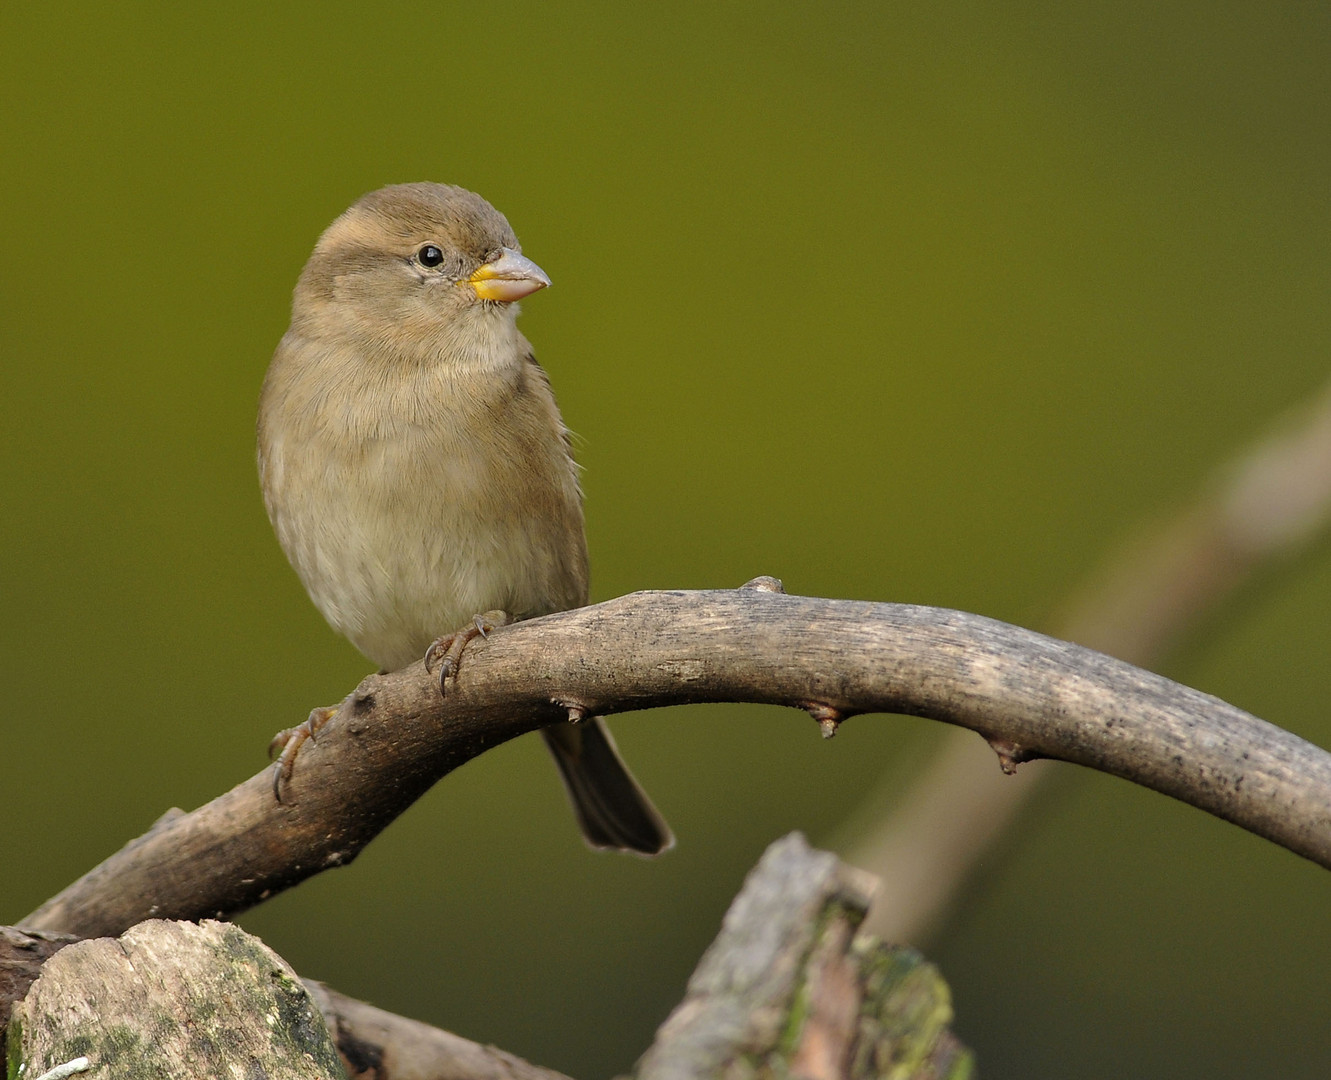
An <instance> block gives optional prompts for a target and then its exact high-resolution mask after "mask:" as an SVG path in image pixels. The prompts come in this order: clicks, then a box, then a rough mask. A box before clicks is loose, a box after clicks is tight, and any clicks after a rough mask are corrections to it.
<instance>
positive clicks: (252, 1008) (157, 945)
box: [8, 920, 343, 1080]
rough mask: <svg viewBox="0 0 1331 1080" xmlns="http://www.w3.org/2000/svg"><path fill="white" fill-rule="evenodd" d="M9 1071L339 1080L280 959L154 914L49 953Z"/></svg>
mask: <svg viewBox="0 0 1331 1080" xmlns="http://www.w3.org/2000/svg"><path fill="white" fill-rule="evenodd" d="M8 1057H9V1072H8V1075H10V1076H17V1075H19V1069H20V1068H23V1069H24V1072H25V1075H28V1076H34V1077H35V1076H38V1075H40V1074H41V1073H43V1072H45V1071H46V1070H48V1069H51V1068H53V1067H55V1066H57V1065H61V1064H64V1063H65V1062H68V1061H70V1060H71V1059H73V1058H77V1057H87V1058H88V1059H90V1061H91V1063H92V1067H93V1070H94V1075H100V1076H115V1077H119V1078H122V1080H133V1078H135V1077H162V1076H170V1077H172V1078H174V1080H192V1078H194V1077H198V1078H200V1080H202V1078H205V1077H206V1078H208V1080H215V1078H217V1077H227V1076H235V1077H265V1078H267V1080H340V1078H341V1077H342V1076H343V1071H342V1065H341V1063H340V1062H339V1060H338V1057H337V1053H336V1051H335V1050H334V1049H333V1043H332V1040H331V1039H330V1038H329V1035H328V1029H327V1028H326V1027H325V1026H324V1023H323V1018H322V1016H321V1015H320V1014H319V1010H318V1009H317V1008H316V1007H315V1005H314V1003H313V1001H312V1000H311V999H310V995H309V993H308V992H307V991H306V990H305V988H304V987H303V986H302V985H301V983H300V980H299V979H298V978H296V974H295V972H293V971H292V970H291V969H290V968H289V967H287V965H286V964H285V963H284V962H283V961H282V960H281V958H279V957H278V956H277V954H276V953H274V952H272V951H271V950H270V949H268V948H266V947H265V946H264V945H263V944H262V943H261V942H260V941H259V940H258V939H257V938H253V937H251V936H250V935H248V934H246V933H245V932H244V931H242V930H241V929H239V928H238V927H235V926H231V925H230V924H228V923H217V922H207V923H203V924H202V925H199V926H195V925H193V924H190V923H177V922H166V921H163V920H153V921H151V922H146V923H143V924H141V925H139V926H136V927H134V928H133V929H131V930H130V931H129V932H128V933H126V934H125V935H124V936H123V937H121V938H120V939H119V940H112V939H109V938H101V939H98V940H96V941H81V942H78V943H76V944H73V945H68V946H66V947H65V948H63V949H61V950H60V951H59V952H58V953H57V954H56V955H55V956H53V957H51V958H50V959H49V960H48V961H47V962H46V964H45V966H44V967H43V968H42V972H41V975H40V976H39V977H38V978H37V981H36V982H35V983H33V985H32V987H31V988H30V989H29V991H28V994H27V996H26V997H25V998H24V999H23V1001H22V1002H21V1003H19V1004H18V1005H16V1006H15V1007H14V1011H13V1014H12V1015H11V1017H10V1021H9V1038H8Z"/></svg>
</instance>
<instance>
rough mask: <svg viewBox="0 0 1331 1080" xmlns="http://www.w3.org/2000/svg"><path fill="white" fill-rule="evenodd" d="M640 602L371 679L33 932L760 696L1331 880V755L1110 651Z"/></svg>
mask: <svg viewBox="0 0 1331 1080" xmlns="http://www.w3.org/2000/svg"><path fill="white" fill-rule="evenodd" d="M751 585H752V586H753V587H748V588H743V589H738V590H733V591H731V590H725V591H709V592H642V593H633V594H631V595H629V596H624V597H620V598H618V599H616V600H610V601H607V602H606V603H603V604H597V605H594V606H592V607H587V608H581V609H578V610H576V611H566V612H561V613H559V614H557V615H549V616H545V617H544V618H540V619H532V620H530V621H528V622H524V623H519V624H516V625H514V626H509V627H504V628H502V629H500V630H497V631H496V632H494V633H493V634H491V635H490V638H489V639H488V640H478V641H476V642H474V643H473V644H472V645H471V646H470V647H469V648H468V652H467V656H466V662H465V663H464V664H463V667H462V671H461V674H460V676H459V677H458V679H457V683H456V685H455V686H450V690H449V694H448V697H447V698H446V699H441V698H440V695H439V690H438V685H437V683H436V682H435V680H434V679H433V678H432V677H431V676H429V675H427V674H426V673H425V671H424V670H423V667H422V665H421V664H419V663H417V664H413V665H412V666H411V667H409V668H406V669H404V670H403V671H400V672H396V673H394V674H391V675H373V676H370V677H369V678H367V679H365V680H364V681H363V682H362V683H361V685H360V686H359V687H358V688H357V689H356V691H355V692H354V693H353V694H352V695H351V696H350V697H348V698H347V700H346V701H344V702H343V704H342V707H341V708H340V709H339V711H338V713H337V716H336V717H335V718H334V720H333V721H331V722H330V723H329V724H328V726H327V727H326V728H324V729H323V731H321V732H320V735H319V740H318V743H317V744H316V745H311V746H307V747H306V748H305V749H303V750H302V752H301V756H300V760H299V764H298V766H297V768H296V771H295V775H294V776H293V778H292V781H291V784H290V787H289V788H284V801H283V802H282V803H280V804H279V803H276V802H274V800H273V796H272V786H271V778H270V775H269V774H268V773H267V772H266V771H265V772H264V773H260V774H259V775H257V776H255V777H252V778H251V779H250V780H247V781H245V782H244V783H242V784H240V785H239V786H237V787H236V788H233V789H232V790H231V791H229V792H227V793H226V794H225V795H222V796H220V797H219V798H217V799H214V800H213V801H212V802H210V803H208V804H207V805H206V806H203V807H201V808H199V809H198V810H196V811H194V812H192V813H190V814H178V815H176V816H174V817H170V818H165V819H163V820H162V821H161V822H159V823H158V824H157V825H156V826H154V828H153V829H152V830H151V831H150V832H148V833H147V834H145V835H144V836H142V837H140V838H139V839H137V840H135V841H133V842H132V843H130V844H129V845H127V846H126V847H125V848H124V849H122V850H121V851H120V852H118V853H117V854H115V855H113V856H112V857H111V858H110V859H108V860H107V861H106V862H104V863H102V864H101V865H100V866H98V867H96V868H95V869H93V870H92V871H91V872H89V873H88V874H87V875H85V876H84V877H83V878H82V879H80V880H79V881H77V882H75V883H74V884H73V885H71V886H70V887H69V888H67V889H66V890H65V891H64V892H62V893H61V894H60V895H59V896H57V897H55V898H54V899H52V900H50V901H48V902H47V903H46V904H44V905H43V906H42V907H41V908H39V909H38V910H37V911H36V912H34V913H33V914H32V915H30V916H29V917H28V918H27V919H26V920H25V921H24V922H25V925H26V926H29V927H33V928H37V929H46V930H63V931H67V932H70V933H79V934H84V935H87V936H97V935H108V934H117V933H120V932H122V931H123V930H124V929H125V928H126V927H128V926H131V925H133V924H134V923H136V922H138V921H139V920H141V919H144V918H150V917H158V918H186V919H193V918H201V917H205V916H222V915H227V914H232V913H235V912H237V911H241V910H243V909H245V908H247V907H250V906H252V905H254V904H256V903H259V902H260V901H262V900H264V899H266V898H267V897H269V896H271V895H272V894H274V893H276V892H278V891H279V890H281V889H284V888H288V887H290V886H292V885H294V884H296V883H297V882H299V881H301V880H303V879H304V878H306V877H309V876H311V875H313V874H316V873H318V872H319V871H321V870H324V869H327V868H329V867H332V866H340V865H343V864H345V863H347V862H350V861H351V860H352V859H353V858H354V857H355V856H356V855H357V854H358V853H359V851H360V850H361V848H363V847H364V846H365V844H367V843H368V842H369V841H370V840H371V839H373V837H374V836H376V835H377V834H378V833H379V831H380V830H381V829H383V828H384V827H385V826H386V825H387V824H388V823H389V822H390V821H391V820H392V819H393V818H394V817H396V816H397V815H398V814H399V813H401V812H402V811H403V810H404V809H405V808H406V807H407V806H408V805H410V803H411V802H413V801H414V800H415V799H416V798H418V797H419V796H420V795H421V794H423V793H424V792H425V790H426V789H428V788H429V787H430V786H431V785H432V784H433V783H434V782H435V781H436V780H438V779H439V778H440V777H441V776H443V775H444V774H446V773H447V772H449V771H450V770H452V769H454V768H456V767H457V766H458V765H460V764H462V763H463V762H465V761H467V760H469V759H470V758H472V757H475V756H476V755H478V754H480V753H482V752H483V751H485V750H487V749H489V748H490V747H492V746H494V745H496V744H498V743H501V742H503V741H505V740H507V739H511V738H513V737H515V736H517V735H520V734H522V733H524V732H526V731H531V730H533V729H535V728H538V727H543V726H546V725H549V724H552V723H558V722H561V720H563V719H564V718H565V716H566V715H606V714H610V713H617V712H625V711H628V710H633V709H644V708H650V707H654V706H660V705H678V704H685V703H692V702H704V701H708V702H716V701H745V702H766V703H769V704H778V705H797V706H800V707H802V708H805V709H808V710H809V712H810V713H811V714H812V715H813V716H814V717H815V719H817V720H818V721H819V723H820V724H821V725H822V727H823V730H824V733H825V734H826V733H831V732H833V731H835V728H836V724H837V723H838V722H839V721H840V720H841V719H842V718H844V717H846V716H850V715H853V714H856V713H865V712H893V713H906V714H911V715H916V716H925V717H932V718H933V719H936V720H943V721H946V722H948V723H952V724H958V725H960V726H962V727H968V728H971V729H972V730H974V731H977V732H979V733H980V734H981V735H983V736H984V737H985V738H986V739H988V740H989V742H990V744H991V745H992V746H993V747H994V748H995V750H996V751H997V752H998V754H999V758H1000V761H1001V762H1002V764H1003V766H1004V768H1005V769H1007V770H1010V769H1013V768H1015V767H1016V765H1017V764H1018V763H1020V762H1022V761H1026V760H1030V759H1032V758H1037V757H1050V758H1059V759H1062V760H1064V761H1071V762H1075V763H1077V764H1079V765H1086V766H1089V767H1091V768H1094V769H1099V770H1101V771H1103V772H1108V773H1112V774H1114V775H1116V776H1121V777H1124V778H1126V779H1128V780H1132V781H1134V782H1136V783H1139V784H1142V785H1144V786H1146V787H1150V788H1153V789H1155V790H1156V791H1160V792H1163V793H1164V794H1166V795H1171V796H1173V797H1174V798H1177V799H1181V800H1182V801H1184V802H1188V803H1191V804H1192V805H1194V806H1197V807H1200V808H1201V809H1203V810H1207V811H1209V812H1210V813H1213V814H1215V815H1217V816H1218V817H1221V818H1224V819H1226V820H1228V821H1232V822H1234V823H1235V824H1237V825H1240V826H1242V827H1243V828H1245V829H1248V830H1249V831H1251V832H1254V833H1256V834H1257V835H1259V836H1264V837H1266V838H1267V839H1269V840H1272V841H1274V842H1276V843H1278V844H1281V845H1283V846H1284V847H1287V848H1289V849H1290V850H1291V851H1294V852H1297V853H1298V854H1300V855H1303V856H1305V857H1306V858H1309V859H1312V860H1313V861H1314V862H1317V863H1320V864H1321V865H1323V866H1328V867H1331V754H1328V753H1326V752H1325V751H1323V750H1321V749H1319V748H1318V747H1316V746H1313V745H1312V744H1311V743H1308V742H1305V741H1304V740H1302V739H1300V738H1298V737H1297V736H1294V735H1291V734H1290V733H1289V732H1286V731H1282V730H1281V729H1279V728H1277V727H1274V726H1272V725H1270V724H1267V723H1265V722H1264V721H1261V720H1258V719H1257V718H1255V717H1253V716H1250V715H1249V714H1247V713H1245V712H1243V711H1242V710H1240V709H1236V708H1234V707H1233V706H1232V705H1227V704H1226V703H1225V702H1223V701H1220V700H1219V699H1218V698H1214V697H1211V696H1210V695H1208V694H1203V693H1201V692H1200V691H1197V690H1192V689H1189V688H1188V687H1185V686H1180V685H1179V684H1177V683H1173V682H1171V681H1169V680H1168V679H1165V678H1163V677H1161V676H1158V675H1154V674H1151V673H1150V672H1147V671H1143V670H1141V669H1139V668H1134V667H1132V666H1131V665H1129V664H1125V663H1123V662H1122V661H1119V660H1115V659H1113V658H1111V657H1109V656H1105V655H1103V654H1101V653H1097V652H1093V651H1091V650H1089V649H1085V648H1082V647H1080V646H1077V645H1072V644H1069V643H1067V642H1062V641H1058V640H1055V639H1053V638H1049V637H1045V636H1044V635H1042V634H1037V633H1034V632H1033V631H1030V630H1023V629H1021V628H1019V627H1015V626H1010V625H1008V624H1006V623H1001V622H998V621H996V620H993V619H987V618H984V617H982V616H979V615H970V614H966V613H963V612H957V611H948V610H944V609H940V608H928V607H915V606H910V605H904V604H886V603H867V602H862V601H853V600H824V599H818V598H813V597H801V596H787V595H785V594H784V593H779V592H775V591H771V590H772V589H773V588H774V587H775V586H776V583H775V582H773V581H772V579H759V580H758V581H756V582H754V583H751Z"/></svg>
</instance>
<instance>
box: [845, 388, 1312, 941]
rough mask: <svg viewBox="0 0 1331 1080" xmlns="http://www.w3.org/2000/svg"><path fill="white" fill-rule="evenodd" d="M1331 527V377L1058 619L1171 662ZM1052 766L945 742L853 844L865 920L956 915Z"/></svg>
mask: <svg viewBox="0 0 1331 1080" xmlns="http://www.w3.org/2000/svg"><path fill="white" fill-rule="evenodd" d="M1329 529H1331V383H1328V384H1326V385H1325V386H1323V387H1321V388H1320V389H1319V391H1318V392H1317V393H1316V394H1315V395H1314V396H1313V397H1312V398H1310V399H1309V400H1308V401H1305V402H1303V403H1301V404H1300V405H1299V406H1298V407H1297V408H1295V409H1292V410H1290V411H1289V412H1288V413H1286V414H1285V415H1283V416H1281V417H1280V418H1279V419H1278V420H1276V421H1275V422H1274V423H1273V424H1272V425H1271V426H1270V428H1269V429H1267V430H1266V431H1264V432H1263V433H1262V435H1261V437H1260V438H1259V439H1258V440H1257V442H1255V443H1254V444H1252V445H1250V446H1247V447H1245V448H1244V449H1243V451H1242V452H1241V453H1239V454H1238V455H1237V456H1236V457H1235V458H1234V459H1233V460H1231V461H1229V462H1226V463H1225V464H1224V465H1223V466H1222V467H1220V468H1218V469H1216V470H1215V471H1214V472H1213V473H1212V475H1210V476H1208V477H1207V479H1206V481H1205V482H1204V484H1203V485H1202V487H1201V489H1200V490H1199V491H1198V492H1197V493H1196V495H1194V496H1193V498H1192V499H1191V500H1190V502H1189V503H1188V505H1186V506H1184V507H1183V508H1182V509H1180V510H1178V511H1176V512H1175V513H1174V514H1173V515H1172V516H1170V517H1168V518H1167V519H1165V520H1162V521H1160V522H1157V523H1152V524H1151V525H1150V526H1149V527H1146V528H1144V529H1143V530H1142V532H1141V534H1140V535H1139V536H1137V537H1135V538H1134V539H1133V540H1132V541H1131V542H1129V543H1126V544H1125V545H1123V546H1122V547H1121V548H1119V549H1117V550H1115V551H1113V552H1112V553H1111V554H1110V555H1109V556H1108V558H1107V560H1106V562H1105V563H1104V565H1103V566H1102V567H1101V568H1100V569H1099V570H1098V571H1097V572H1096V573H1095V574H1093V575H1092V577H1091V579H1090V580H1089V581H1088V582H1087V583H1086V584H1085V585H1084V586H1083V587H1082V588H1081V590H1079V592H1078V594H1077V595H1076V596H1074V597H1073V598H1072V599H1071V600H1069V601H1068V602H1067V604H1066V605H1065V610H1064V611H1063V612H1062V614H1061V615H1060V616H1058V617H1057V618H1056V619H1055V620H1054V623H1053V626H1054V630H1053V632H1054V633H1055V634H1057V635H1058V636H1059V637H1063V638H1067V639H1068V640H1069V641H1076V642H1078V643H1079V644H1082V645H1086V646H1089V647H1090V648H1092V649H1099V650H1100V651H1101V652H1107V653H1109V654H1110V655H1111V656H1117V657H1118V658H1119V659H1120V660H1127V661H1129V662H1130V663H1133V664H1138V665H1141V666H1143V667H1152V668H1155V667H1158V666H1159V664H1160V663H1161V662H1162V661H1163V660H1165V659H1167V658H1168V656H1169V655H1170V653H1171V652H1172V651H1173V650H1174V649H1175V648H1176V646H1177V645H1178V643H1179V642H1180V641H1181V640H1186V639H1187V638H1188V637H1189V636H1191V635H1195V634H1196V633H1197V632H1198V630H1199V628H1201V627H1202V626H1204V625H1206V623H1207V620H1208V619H1210V618H1213V617H1214V614H1215V612H1216V610H1217V609H1218V608H1220V607H1221V606H1222V605H1223V604H1224V602H1225V601H1226V600H1228V599H1230V598H1231V597H1232V596H1233V595H1234V594H1235V593H1237V592H1239V591H1240V590H1241V589H1244V588H1246V587H1250V586H1251V584H1252V582H1253V579H1254V578H1258V577H1259V576H1260V575H1261V574H1262V572H1264V571H1265V572H1269V571H1270V570H1271V569H1273V567H1275V566H1278V565H1284V564H1286V563H1287V562H1288V561H1289V560H1290V559H1292V558H1294V557H1296V556H1298V555H1301V554H1303V553H1305V552H1306V551H1307V550H1308V549H1309V548H1310V547H1311V546H1312V545H1314V544H1316V543H1318V542H1324V541H1325V539H1326V536H1327V532H1328V530H1329ZM1051 775H1052V771H1051V770H1049V769H1046V768H1035V769H1031V770H1022V775H1021V776H1019V777H1017V778H1016V780H1015V782H1012V783H1005V782H1003V780H1002V779H1001V778H998V777H996V776H994V774H993V770H992V763H991V762H989V761H988V760H987V759H986V755H985V753H984V750H983V747H981V746H979V745H977V744H976V743H975V741H974V740H972V739H968V738H966V736H965V733H964V732H961V731H957V732H953V733H952V736H951V737H950V738H948V739H945V740H943V742H942V743H941V745H940V746H939V748H938V751H937V754H936V755H935V757H934V759H933V761H931V762H930V763H929V765H928V767H927V768H925V769H924V770H922V771H921V772H920V773H919V774H918V775H917V776H916V777H914V778H913V780H912V782H911V784H910V786H909V788H908V789H907V790H905V791H904V792H898V793H897V797H896V799H895V805H894V807H893V809H892V811H891V813H890V814H888V815H883V816H881V817H880V820H878V821H877V822H876V823H874V824H873V825H871V826H868V827H866V826H864V825H863V824H862V822H863V820H864V815H862V814H861V815H858V816H859V818H860V821H859V822H857V823H856V824H857V832H856V834H855V835H854V836H853V838H850V839H848V841H847V843H846V845H845V846H844V848H843V850H842V855H843V856H844V858H845V859H846V860H847V861H848V862H850V863H851V864H853V865H855V866H862V867H864V868H865V869H867V870H870V871H872V872H873V873H874V874H876V875H877V876H878V877H879V878H881V879H882V881H883V888H882V890H881V891H880V892H879V894H878V895H877V896H876V897H875V898H874V905H873V908H872V909H871V910H870V912H869V917H868V920H867V922H866V923H865V928H866V929H867V930H869V931H870V932H872V933H875V934H878V935H879V936H881V937H883V938H886V939H887V940H889V941H916V942H918V941H919V940H921V937H922V936H923V935H925V934H926V933H927V931H928V930H929V929H930V928H932V927H933V926H934V925H936V923H937V922H938V921H939V920H940V919H941V918H942V917H943V915H944V914H945V912H946V910H947V909H948V907H949V906H950V903H951V900H952V898H953V896H954V895H955V893H956V892H957V890H958V889H959V888H960V887H961V883H962V882H963V881H964V880H965V878H966V876H967V874H968V873H969V872H970V871H971V870H972V869H973V868H974V866H975V865H976V864H978V862H979V861H980V860H981V859H982V858H983V856H984V854H985V853H986V852H987V851H989V850H990V849H991V847H992V846H993V844H994V843H996V842H997V840H998V838H999V837H1000V836H1001V835H1002V834H1003V833H1004V831H1005V830H1006V829H1007V828H1009V827H1010V826H1011V825H1012V823H1013V822H1014V821H1015V820H1016V817H1017V814H1018V812H1019V811H1020V809H1021V807H1022V806H1023V805H1024V804H1025V803H1026V802H1027V801H1028V800H1029V799H1030V797H1031V796H1032V795H1033V794H1034V793H1035V792H1036V790H1037V789H1038V788H1039V787H1040V784H1041V781H1042V780H1043V779H1047V778H1049V777H1050V776H1051Z"/></svg>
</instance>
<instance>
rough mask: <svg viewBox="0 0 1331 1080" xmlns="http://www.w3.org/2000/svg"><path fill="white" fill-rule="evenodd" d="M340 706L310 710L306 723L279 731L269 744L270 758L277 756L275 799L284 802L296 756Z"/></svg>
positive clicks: (274, 786)
mask: <svg viewBox="0 0 1331 1080" xmlns="http://www.w3.org/2000/svg"><path fill="white" fill-rule="evenodd" d="M337 709H338V706H336V705H324V706H321V707H319V708H317V709H312V710H310V715H309V717H308V719H306V721H305V723H303V724H297V725H296V726H295V727H293V728H287V729H286V730H285V731H279V732H278V733H277V734H276V735H274V736H273V741H272V742H270V743H269V744H268V756H269V757H272V756H273V755H274V754H276V755H277V760H276V761H275V762H274V763H273V798H275V799H276V800H277V801H278V802H281V801H282V785H283V784H285V783H286V782H287V781H288V780H290V779H291V771H292V770H293V769H294V768H295V767H296V755H297V754H298V753H300V748H301V747H302V746H303V745H304V744H305V740H306V739H311V740H313V738H314V736H315V733H316V732H317V731H318V730H319V729H320V728H321V727H323V726H324V725H325V724H326V723H328V721H329V720H331V719H332V718H333V714H334V713H336V712H337Z"/></svg>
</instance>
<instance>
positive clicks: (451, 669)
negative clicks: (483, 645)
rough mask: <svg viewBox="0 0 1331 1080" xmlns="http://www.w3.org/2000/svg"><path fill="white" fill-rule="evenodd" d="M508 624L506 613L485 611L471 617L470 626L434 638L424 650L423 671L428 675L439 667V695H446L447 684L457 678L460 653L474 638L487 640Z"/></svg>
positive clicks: (460, 663)
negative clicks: (497, 629) (436, 665)
mask: <svg viewBox="0 0 1331 1080" xmlns="http://www.w3.org/2000/svg"><path fill="white" fill-rule="evenodd" d="M507 622H508V613H507V612H504V611H487V612H485V613H484V614H482V615H475V616H473V617H472V620H471V625H470V626H464V627H463V628H462V629H461V630H458V631H455V632H454V633H452V634H447V635H445V636H444V637H440V638H435V639H434V641H432V642H431V643H430V647H429V648H428V649H426V650H425V670H426V673H427V674H428V673H429V672H431V671H433V670H434V665H435V664H436V663H437V664H438V665H439V693H441V694H447V693H448V683H449V682H450V681H451V680H453V679H456V678H457V674H458V669H459V668H460V667H461V666H462V651H463V650H464V649H465V648H466V647H467V646H468V645H469V644H471V642H472V641H474V640H475V639H476V638H478V637H479V638H485V639H487V640H488V639H489V637H490V632H491V631H492V630H494V629H496V628H497V627H500V626H504V625H505V624H507Z"/></svg>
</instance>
